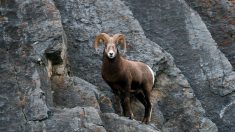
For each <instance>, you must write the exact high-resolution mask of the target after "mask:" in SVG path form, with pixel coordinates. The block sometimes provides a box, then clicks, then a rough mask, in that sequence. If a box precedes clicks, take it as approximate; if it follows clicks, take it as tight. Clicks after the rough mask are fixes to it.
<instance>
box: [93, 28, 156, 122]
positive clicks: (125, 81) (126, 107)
mask: <svg viewBox="0 0 235 132" xmlns="http://www.w3.org/2000/svg"><path fill="white" fill-rule="evenodd" d="M100 40H102V41H103V42H104V44H105V49H104V52H103V64H102V77H103V79H104V80H105V81H106V83H107V84H108V85H109V86H110V87H111V88H112V90H113V92H114V94H116V95H118V96H119V97H120V99H121V105H122V108H123V113H124V116H128V117H130V118H131V119H132V118H133V113H132V110H131V107H130V96H131V94H133V95H134V96H135V97H136V98H137V99H138V100H139V101H140V102H141V103H142V104H143V105H144V106H145V114H144V118H143V122H144V123H148V122H149V121H150V118H151V111H152V105H151V102H150V92H151V91H152V88H153V83H154V76H153V72H152V71H151V69H150V68H149V67H148V66H147V65H146V64H144V63H142V62H137V61H130V60H127V59H124V58H123V57H122V56H121V54H120V53H119V51H118V49H116V45H117V44H119V43H121V44H122V45H123V47H124V48H125V47H126V43H125V38H124V35H121V34H118V35H114V36H113V37H109V36H108V35H107V34H105V33H101V34H100V35H98V36H97V37H96V41H95V45H94V46H95V48H97V47H98V46H97V45H98V43H100ZM113 43H114V44H113ZM112 44H113V45H114V46H115V47H113V49H111V48H110V47H109V46H110V45H112ZM108 49H110V50H114V55H115V56H114V58H112V56H111V57H110V55H109V53H110V50H108Z"/></svg>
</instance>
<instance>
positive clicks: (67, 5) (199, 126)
mask: <svg viewBox="0 0 235 132" xmlns="http://www.w3.org/2000/svg"><path fill="white" fill-rule="evenodd" d="M129 2H131V1H129ZM168 2H169V3H170V1H168ZM178 2H179V4H184V3H180V2H182V1H178ZM127 5H128V4H127ZM0 6H1V7H0V11H1V16H0V25H1V26H0V27H2V28H0V30H1V32H2V34H0V36H1V37H0V41H1V45H0V51H1V52H0V57H1V62H0V64H1V67H0V73H1V77H0V81H1V86H0V87H1V88H0V91H1V92H0V115H1V120H0V131H26V132H27V131H29V132H32V131H48V132H58V131H61V132H73V131H79V132H84V131H87V132H93V131H95V132H96V131H98V132H105V131H108V132H109V131H117V132H119V131H120V132H121V131H137V132H143V131H146V132H147V131H148V132H149V131H154V132H155V131H156V132H159V131H163V132H170V131H179V132H180V131H201V132H202V131H207V132H210V131H211V132H216V131H218V129H217V126H219V124H215V123H213V122H214V120H213V118H211V117H210V116H208V114H207V113H208V109H207V108H206V107H205V106H206V102H205V101H204V100H203V99H202V98H201V97H205V96H206V95H204V93H202V94H201V95H202V96H198V95H199V94H198V93H199V90H197V89H195V87H196V86H197V85H198V87H199V88H201V87H200V86H201V85H199V84H195V83H194V82H193V81H192V80H191V78H189V77H188V76H187V75H188V74H187V72H186V71H185V70H184V69H182V67H183V66H181V65H178V64H179V63H178V61H177V59H175V60H176V61H175V62H176V65H175V63H174V59H173V57H175V54H174V53H171V50H169V51H168V50H167V49H166V50H164V49H165V47H164V46H163V45H161V43H158V42H156V41H155V40H150V39H148V38H146V36H145V33H144V31H145V26H143V27H144V30H143V29H142V27H141V25H140V24H139V21H138V20H140V19H139V18H138V17H135V14H134V15H133V14H132V11H131V10H130V9H129V7H128V6H126V3H125V2H123V1H120V0H108V1H103V0H37V1H35V0H34V1H31V0H2V1H1V3H0ZM130 7H132V6H130ZM183 8H184V9H185V10H188V11H191V9H190V8H189V7H188V6H186V5H184V6H183ZM131 9H132V8H131ZM177 9H178V8H177ZM162 10H163V9H162ZM178 10H179V11H180V9H178ZM180 14H181V15H182V17H184V18H185V16H186V18H187V19H184V20H185V23H184V24H186V25H187V27H186V28H185V29H188V30H187V35H188V37H189V38H190V37H192V38H191V39H190V40H192V41H190V42H189V43H188V44H191V45H193V44H195V43H194V41H196V42H198V41H199V40H200V41H199V42H204V41H202V40H201V39H202V38H203V37H204V36H200V34H199V33H198V32H197V30H195V27H196V29H197V28H198V29H200V31H203V32H204V35H208V34H209V31H208V30H206V28H205V26H204V25H203V21H202V20H201V19H195V17H199V16H198V15H197V14H196V12H193V13H192V14H190V12H184V11H182V12H180ZM180 14H179V18H181V17H180ZM140 22H141V20H140ZM160 23H161V24H163V23H165V24H169V26H170V25H171V23H166V22H164V21H162V22H160ZM198 24H199V25H198ZM160 26H162V28H164V26H165V25H160ZM192 27H194V28H192ZM166 29H167V28H166ZM189 29H191V30H189ZM100 32H107V33H108V34H115V33H123V34H124V35H125V36H126V38H127V42H128V51H127V53H126V54H125V57H126V58H128V59H132V60H138V61H143V62H145V63H146V64H148V65H149V66H150V67H151V68H152V69H153V70H154V72H155V73H156V79H157V81H156V85H155V88H154V89H153V91H152V95H151V96H152V99H151V100H152V103H153V107H154V109H153V113H152V121H151V122H150V124H148V125H146V124H142V123H141V122H140V120H141V119H142V118H143V113H144V108H143V106H142V105H141V104H140V103H139V102H138V101H137V100H136V99H134V98H133V99H132V108H133V111H134V115H135V118H134V120H129V119H128V118H126V117H123V116H122V110H121V109H120V104H119V103H118V98H117V97H115V96H114V95H113V94H112V92H111V89H110V88H109V87H108V86H107V85H106V84H105V82H104V81H103V79H102V77H101V74H100V73H101V71H100V70H101V57H102V53H101V52H102V47H100V51H101V52H100V53H96V52H95V50H94V49H93V47H92V44H93V41H94V38H95V36H96V35H97V34H98V33H100ZM170 32H171V29H169V33H170ZM146 34H147V36H148V32H146ZM192 34H196V35H197V37H196V39H194V36H191V35H192ZM182 38H183V36H182ZM171 39H172V41H173V40H177V38H176V37H172V38H171ZM161 42H166V43H168V38H164V37H163V38H162V41H161ZM205 43H209V44H211V45H210V46H208V47H206V46H205V45H203V44H202V45H196V44H195V45H194V46H195V49H196V50H198V51H200V53H204V54H201V56H202V57H201V59H200V61H199V62H201V63H200V64H202V68H201V67H200V69H201V70H202V72H204V74H203V77H204V78H206V79H208V80H206V81H207V83H209V82H210V81H212V83H211V82H210V85H209V86H208V87H206V88H208V89H210V90H211V92H212V93H213V94H216V95H219V96H226V97H227V96H229V97H231V96H232V94H231V93H232V92H233V90H234V85H233V84H234V74H233V72H230V71H231V69H232V68H231V65H230V64H229V62H228V60H227V59H226V58H225V57H224V55H223V54H222V53H221V52H220V51H219V50H217V49H216V43H214V41H213V39H209V40H207V41H206V42H205ZM158 44H159V45H160V46H162V47H163V48H164V49H162V48H161V47H160V46H159V45H158ZM189 47H190V46H189ZM168 48H170V46H169V47H168ZM172 48H174V46H172ZM206 49H207V50H206ZM166 51H168V52H170V53H171V54H172V55H173V57H172V56H171V54H169V53H168V52H166ZM207 51H208V52H207ZM207 53H208V54H209V55H207ZM204 55H206V56H207V57H205V58H203V56H204ZM217 55H220V57H222V59H221V58H220V60H221V61H220V62H216V60H218V58H217V57H216V56H217ZM213 56H215V57H214V58H213ZM208 60H213V61H215V62H216V63H214V65H212V64H210V63H208V65H209V66H208V65H207V64H205V63H206V61H208ZM197 62H198V61H195V62H194V61H192V63H193V64H198V63H197ZM221 64H223V68H221V67H222V66H221ZM211 65H212V66H213V67H212V68H211ZM177 66H178V67H179V68H180V69H179V68H177ZM185 68H187V67H186V66H185ZM219 68H221V69H223V70H221V71H220V70H219V71H217V70H218V69H219ZM181 70H182V72H181ZM222 71H223V72H222ZM217 73H218V74H217ZM198 74H200V73H198ZM184 75H185V76H186V77H187V78H186V77H185V76H184ZM204 78H203V79H204ZM214 79H218V80H214ZM188 80H189V81H188ZM221 84H222V86H223V88H224V89H219V88H217V86H218V85H221ZM214 85H215V86H214ZM191 86H192V87H191ZM203 88H204V87H203ZM202 92H204V91H202ZM205 94H207V92H205ZM210 99H214V101H215V100H216V98H210ZM229 99H231V100H232V98H229ZM210 101H212V100H210ZM223 101H224V100H223ZM226 104H227V105H225V106H224V107H223V108H224V109H222V110H221V114H220V116H221V117H222V120H223V122H225V123H228V124H229V123H231V124H232V123H234V121H233V120H232V121H230V118H231V117H230V114H233V113H232V112H230V111H233V109H234V103H233V102H231V101H230V100H228V102H227V103H226ZM220 107H221V105H220ZM212 121H213V122H212ZM232 129H233V128H232Z"/></svg>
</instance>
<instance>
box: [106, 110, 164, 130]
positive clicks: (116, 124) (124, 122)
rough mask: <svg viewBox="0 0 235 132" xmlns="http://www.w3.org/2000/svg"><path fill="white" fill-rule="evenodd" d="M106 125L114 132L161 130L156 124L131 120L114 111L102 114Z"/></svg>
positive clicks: (107, 128)
mask: <svg viewBox="0 0 235 132" xmlns="http://www.w3.org/2000/svg"><path fill="white" fill-rule="evenodd" d="M102 120H103V122H104V127H105V129H106V130H107V131H110V132H111V131H112V132H159V131H160V130H158V128H156V127H154V125H145V124H142V123H141V122H140V121H135V120H130V119H128V118H126V117H120V116H118V115H117V114H114V113H106V114H102Z"/></svg>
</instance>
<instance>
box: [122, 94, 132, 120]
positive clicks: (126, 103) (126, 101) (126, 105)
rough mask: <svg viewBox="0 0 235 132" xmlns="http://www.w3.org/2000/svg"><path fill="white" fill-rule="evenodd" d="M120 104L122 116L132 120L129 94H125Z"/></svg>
mask: <svg viewBox="0 0 235 132" xmlns="http://www.w3.org/2000/svg"><path fill="white" fill-rule="evenodd" d="M121 104H122V109H123V113H124V116H126V117H129V118H130V119H133V117H134V115H133V113H132V110H131V104H130V93H125V94H123V96H122V97H121Z"/></svg>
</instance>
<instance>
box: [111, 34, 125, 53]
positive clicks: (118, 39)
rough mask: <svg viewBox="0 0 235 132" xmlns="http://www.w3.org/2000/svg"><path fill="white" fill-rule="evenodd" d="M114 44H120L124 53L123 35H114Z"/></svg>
mask: <svg viewBox="0 0 235 132" xmlns="http://www.w3.org/2000/svg"><path fill="white" fill-rule="evenodd" d="M113 39H114V42H115V43H116V44H121V45H122V48H123V50H124V52H126V38H125V36H124V35H123V34H115V35H114V36H113Z"/></svg>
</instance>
